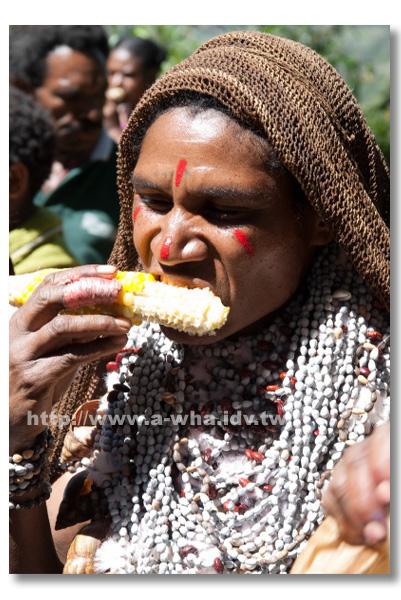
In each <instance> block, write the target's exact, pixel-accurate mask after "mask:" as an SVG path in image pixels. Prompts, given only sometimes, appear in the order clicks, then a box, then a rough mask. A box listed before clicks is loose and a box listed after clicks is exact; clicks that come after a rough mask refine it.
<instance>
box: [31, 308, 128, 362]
mask: <svg viewBox="0 0 401 600" xmlns="http://www.w3.org/2000/svg"><path fill="white" fill-rule="evenodd" d="M130 328H131V321H130V320H129V319H125V318H115V317H111V316H108V315H75V316H73V315H65V314H64V315H57V316H56V317H54V319H52V320H51V321H50V323H46V324H45V325H44V326H43V327H42V328H41V329H40V330H39V331H36V332H34V333H31V334H30V337H32V343H31V347H30V352H31V357H32V359H33V360H35V359H37V358H40V357H41V356H45V355H47V354H51V353H54V352H57V351H58V350H62V349H63V348H65V347H66V346H70V345H73V344H83V343H87V342H89V341H94V340H96V339H99V338H100V337H113V336H118V335H122V334H124V333H125V334H127V333H128V332H129V330H130Z"/></svg>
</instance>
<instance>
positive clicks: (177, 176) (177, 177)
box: [175, 158, 187, 187]
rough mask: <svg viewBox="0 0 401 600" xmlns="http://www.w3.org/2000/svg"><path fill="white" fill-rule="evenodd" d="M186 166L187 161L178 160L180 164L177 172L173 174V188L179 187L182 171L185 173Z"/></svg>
mask: <svg viewBox="0 0 401 600" xmlns="http://www.w3.org/2000/svg"><path fill="white" fill-rule="evenodd" d="M186 166H187V161H186V160H185V158H183V159H182V160H180V162H179V163H178V165H177V171H176V173H175V186H176V187H177V186H179V185H180V182H181V179H182V176H183V175H184V171H185V167H186Z"/></svg>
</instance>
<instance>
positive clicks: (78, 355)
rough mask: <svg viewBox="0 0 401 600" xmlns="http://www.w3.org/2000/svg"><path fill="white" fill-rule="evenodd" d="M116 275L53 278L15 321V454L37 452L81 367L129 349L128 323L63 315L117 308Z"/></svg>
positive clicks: (66, 273)
mask: <svg viewBox="0 0 401 600" xmlns="http://www.w3.org/2000/svg"><path fill="white" fill-rule="evenodd" d="M116 271H117V269H116V268H114V267H111V266H108V265H107V266H106V265H103V266H102V265H100V266H96V265H86V266H82V267H76V268H73V269H66V270H63V271H58V272H55V273H51V274H50V275H48V276H47V277H46V278H45V279H44V281H43V282H42V284H41V285H40V286H38V288H37V289H36V290H35V291H34V292H33V294H32V295H31V297H30V299H29V300H28V301H27V302H26V303H25V304H24V305H23V306H22V307H21V308H19V309H18V310H17V311H16V312H15V313H14V314H13V316H12V317H11V319H10V444H11V447H10V452H12V453H13V452H17V451H22V450H24V449H27V448H29V447H32V445H33V442H34V440H35V437H36V436H37V435H38V434H39V433H40V432H41V431H43V430H44V429H45V428H46V426H47V424H48V423H47V422H46V419H43V418H42V417H41V416H43V413H44V414H45V415H47V418H48V416H49V415H50V413H51V410H52V406H53V405H54V403H55V402H56V401H57V400H59V399H60V398H61V396H62V395H63V394H64V392H65V391H66V390H67V388H68V386H69V385H70V384H71V382H72V380H73V378H74V376H75V374H76V372H77V370H78V368H79V367H80V366H81V365H84V364H86V363H89V362H91V361H93V360H97V359H100V358H102V357H104V356H109V355H110V354H111V353H116V352H118V350H120V349H121V348H122V347H123V346H124V345H125V343H126V340H127V335H126V334H127V333H128V331H129V329H130V326H131V323H130V321H129V320H128V319H121V318H115V317H111V316H107V315H65V314H64V315H61V314H59V311H60V310H62V309H65V308H72V307H77V306H87V305H90V304H111V303H113V302H114V301H115V299H116V297H117V295H118V293H119V291H120V288H121V286H120V284H119V283H118V282H117V281H116V279H114V275H115V273H116ZM28 413H29V414H28ZM29 415H30V416H31V417H32V418H31V419H30V421H31V424H29V422H28V416H29ZM35 415H36V416H37V417H39V418H38V423H36V420H37V419H36V418H35V417H34V416H35Z"/></svg>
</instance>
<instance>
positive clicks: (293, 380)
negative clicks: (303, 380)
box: [290, 377, 297, 387]
mask: <svg viewBox="0 0 401 600" xmlns="http://www.w3.org/2000/svg"><path fill="white" fill-rule="evenodd" d="M296 382H297V380H296V379H295V377H290V384H291V385H292V387H295V384H296Z"/></svg>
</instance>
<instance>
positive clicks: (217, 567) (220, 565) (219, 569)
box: [213, 558, 224, 573]
mask: <svg viewBox="0 0 401 600" xmlns="http://www.w3.org/2000/svg"><path fill="white" fill-rule="evenodd" d="M213 566H214V570H215V571H216V573H223V571H224V566H223V563H222V562H221V560H220V558H215V559H214V563H213Z"/></svg>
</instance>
